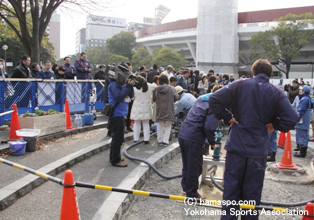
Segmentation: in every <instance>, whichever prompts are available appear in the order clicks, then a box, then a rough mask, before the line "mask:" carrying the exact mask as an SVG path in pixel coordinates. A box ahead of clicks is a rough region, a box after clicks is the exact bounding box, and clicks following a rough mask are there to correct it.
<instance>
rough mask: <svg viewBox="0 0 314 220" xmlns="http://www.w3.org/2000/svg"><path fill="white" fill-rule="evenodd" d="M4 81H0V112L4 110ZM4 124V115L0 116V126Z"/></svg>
mask: <svg viewBox="0 0 314 220" xmlns="http://www.w3.org/2000/svg"><path fill="white" fill-rule="evenodd" d="M6 84H7V83H6V82H4V81H1V82H0V113H3V112H4V92H5V88H6ZM3 124H4V116H1V117H0V126H3Z"/></svg>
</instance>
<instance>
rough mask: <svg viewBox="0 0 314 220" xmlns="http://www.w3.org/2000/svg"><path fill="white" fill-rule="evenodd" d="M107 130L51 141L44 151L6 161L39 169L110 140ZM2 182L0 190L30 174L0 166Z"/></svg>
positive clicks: (10, 157) (47, 143) (0, 182)
mask: <svg viewBox="0 0 314 220" xmlns="http://www.w3.org/2000/svg"><path fill="white" fill-rule="evenodd" d="M106 135H107V129H106V128H102V129H98V130H93V131H87V132H83V133H79V134H75V135H72V136H68V137H64V138H60V139H57V140H55V141H49V142H46V144H44V145H43V146H42V147H43V150H38V151H35V152H30V153H29V152H26V154H25V155H22V156H8V157H6V158H5V159H7V160H10V161H13V162H16V163H19V164H22V165H24V166H28V167H30V168H33V169H39V168H41V167H43V166H45V165H47V164H49V163H52V162H54V161H56V160H58V159H60V158H62V157H64V156H66V155H69V154H71V153H74V152H76V151H78V150H81V149H83V148H85V147H88V146H90V145H93V144H96V143H99V142H102V141H104V140H107V139H109V138H108V137H106ZM0 167H1V180H0V188H2V187H4V186H6V185H8V184H10V183H12V182H14V181H16V180H18V179H20V178H21V177H24V176H26V175H27V174H28V173H26V172H20V171H19V170H18V169H12V168H11V167H9V166H5V165H3V164H0Z"/></svg>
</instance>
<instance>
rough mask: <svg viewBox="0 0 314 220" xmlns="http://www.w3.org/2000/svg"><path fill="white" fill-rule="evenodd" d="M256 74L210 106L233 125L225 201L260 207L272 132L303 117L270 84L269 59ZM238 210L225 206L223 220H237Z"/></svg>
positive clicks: (255, 68)
mask: <svg viewBox="0 0 314 220" xmlns="http://www.w3.org/2000/svg"><path fill="white" fill-rule="evenodd" d="M252 73H253V76H254V78H251V79H243V80H238V81H235V82H233V83H232V84H230V85H229V86H228V87H225V88H223V89H221V90H219V91H217V92H215V93H214V94H212V95H211V96H210V99H209V107H210V109H211V110H212V112H213V114H214V115H215V116H216V118H217V119H219V120H221V119H223V120H224V121H226V122H229V124H230V126H231V129H230V131H229V136H228V139H227V142H226V145H225V150H226V151H227V155H226V163H225V173H224V192H223V200H229V201H239V200H242V201H244V200H246V201H248V200H253V201H255V202H256V205H259V204H260V201H261V193H262V189H263V182H264V175H265V168H266V158H267V155H268V148H269V137H268V133H270V132H271V131H273V130H274V129H275V130H279V131H281V132H288V131H289V130H291V129H293V127H294V126H295V125H296V123H297V122H298V121H299V116H298V114H297V113H296V112H295V110H294V109H293V108H292V106H291V104H290V102H289V100H288V98H287V97H286V96H284V95H283V93H282V91H280V90H279V89H277V88H276V87H275V86H273V85H272V84H270V83H269V78H270V77H271V75H272V73H273V71H272V65H271V63H270V62H269V61H268V60H265V59H259V60H257V61H255V62H254V64H253V66H252ZM228 109H231V110H230V111H229V110H228ZM238 208H239V207H238V206H235V207H230V206H229V207H226V206H223V210H225V211H226V215H224V216H222V217H221V219H237V217H236V216H233V215H232V213H234V212H231V209H232V211H234V210H237V209H238ZM244 215H245V216H243V218H245V219H258V212H252V213H246V214H244Z"/></svg>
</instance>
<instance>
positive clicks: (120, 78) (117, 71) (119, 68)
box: [105, 63, 141, 88]
mask: <svg viewBox="0 0 314 220" xmlns="http://www.w3.org/2000/svg"><path fill="white" fill-rule="evenodd" d="M105 75H106V76H108V77H109V79H111V80H115V81H117V82H118V84H119V85H121V86H123V85H124V84H127V82H128V80H129V79H131V80H133V81H134V82H135V85H133V87H136V88H140V87H141V84H140V83H139V82H138V80H137V79H136V76H135V75H134V74H133V73H132V72H130V70H129V69H128V68H127V67H126V66H124V65H121V64H117V63H115V64H113V65H107V66H106V69H105Z"/></svg>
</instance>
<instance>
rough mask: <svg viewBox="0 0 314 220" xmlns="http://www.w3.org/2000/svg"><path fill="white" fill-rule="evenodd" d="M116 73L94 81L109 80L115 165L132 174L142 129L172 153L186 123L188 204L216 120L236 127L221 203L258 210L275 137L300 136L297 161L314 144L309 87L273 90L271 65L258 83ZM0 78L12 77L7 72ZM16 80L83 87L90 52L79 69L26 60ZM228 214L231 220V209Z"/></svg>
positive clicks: (259, 66)
mask: <svg viewBox="0 0 314 220" xmlns="http://www.w3.org/2000/svg"><path fill="white" fill-rule="evenodd" d="M1 62H3V61H2V60H0V68H1ZM2 65H3V64H2ZM29 67H31V70H30V69H29ZM116 70H118V71H115V74H116V75H115V77H110V76H109V74H105V66H103V65H102V66H99V71H98V72H97V73H96V74H95V76H94V79H105V80H106V81H105V88H104V98H103V101H104V102H105V104H106V107H105V108H106V112H107V113H106V114H108V116H109V119H108V134H107V135H108V136H111V137H112V142H111V149H110V158H109V160H110V163H111V165H112V166H116V167H127V164H126V163H125V162H124V159H123V158H122V157H121V146H122V144H123V142H124V134H125V132H129V131H131V132H133V137H134V142H138V141H139V139H140V133H141V130H142V129H143V134H144V143H145V144H149V143H150V134H151V129H152V128H153V127H155V125H156V126H157V143H158V145H159V146H161V147H167V146H168V145H169V138H170V134H171V129H172V124H173V122H174V121H175V120H177V119H179V118H184V122H183V124H182V126H181V128H180V131H179V135H178V140H179V144H180V148H181V154H182V163H183V169H182V176H183V178H182V182H181V186H182V188H183V191H184V192H185V193H186V196H187V197H196V198H201V199H203V198H205V197H204V196H203V195H200V194H199V192H198V177H199V175H200V174H201V173H202V163H203V162H202V161H203V154H204V152H206V151H208V149H206V148H204V145H205V141H207V143H209V144H208V145H210V146H211V149H213V150H214V149H215V148H216V146H215V130H216V128H217V127H218V123H219V121H224V122H225V123H228V124H229V125H230V127H231V129H230V131H229V136H228V140H227V142H226V145H225V150H226V151H227V156H226V164H225V172H224V194H223V199H224V200H235V201H239V200H243V201H244V200H255V201H256V205H259V204H260V200H261V192H262V188H263V180H264V174H265V168H266V162H267V161H275V160H276V152H277V134H278V131H281V132H288V131H290V130H291V129H295V130H296V143H297V146H296V149H295V151H296V153H295V156H296V157H302V158H304V157H306V153H307V148H308V142H309V141H314V137H312V139H309V129H310V123H312V129H313V135H314V120H313V119H312V111H313V107H314V102H313V99H312V97H311V95H312V94H313V92H312V89H311V86H310V84H309V82H306V83H304V81H303V79H302V78H301V79H300V81H299V80H298V79H295V80H293V82H292V85H289V84H286V85H284V84H283V80H280V83H279V84H278V85H277V86H274V85H272V84H270V83H269V79H270V77H271V76H272V73H273V72H272V66H271V64H270V63H269V62H268V61H267V60H264V59H259V60H257V61H256V62H255V63H254V64H253V66H252V73H253V78H250V79H240V80H237V81H235V79H234V76H233V74H230V75H228V74H219V73H218V74H217V73H216V74H215V72H214V70H209V71H208V72H207V73H205V72H204V71H199V70H194V71H193V70H189V69H185V68H180V69H179V70H178V71H176V70H175V69H174V68H173V67H172V66H171V65H168V66H167V67H166V68H164V67H158V66H157V65H156V64H154V65H153V67H151V68H150V69H147V68H146V67H145V66H142V67H140V68H139V69H138V70H137V71H136V73H133V68H132V64H131V63H125V62H122V63H120V64H119V65H118V66H117V68H116ZM1 76H2V77H7V74H6V73H5V72H3V71H2V73H1ZM131 76H132V77H131ZM12 78H42V79H85V80H86V79H92V77H91V65H90V63H89V61H88V60H87V57H86V54H85V53H82V54H81V57H80V59H79V60H77V61H76V62H75V65H74V66H72V65H71V63H70V58H69V57H65V58H64V65H63V66H58V65H56V64H54V65H53V66H52V64H51V62H50V61H46V62H45V63H44V65H43V67H42V68H40V66H39V65H38V64H37V63H33V64H31V60H30V57H29V56H24V57H23V58H22V62H21V63H20V64H19V65H18V66H17V67H16V68H15V69H14V71H13V74H12ZM108 112H109V113H108ZM131 121H134V126H133V128H132V126H131ZM223 209H224V210H226V212H227V217H225V218H226V219H229V218H228V216H229V217H230V215H231V214H230V207H223ZM253 219H254V218H253Z"/></svg>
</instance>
